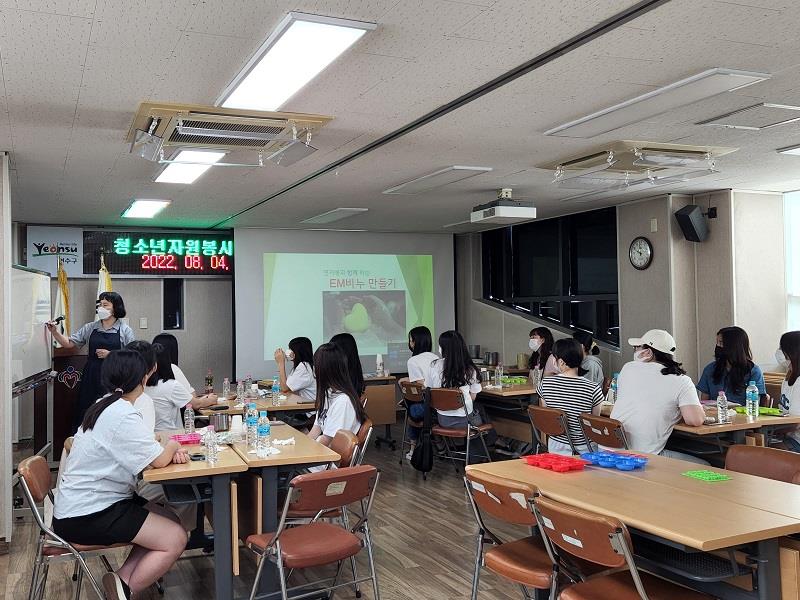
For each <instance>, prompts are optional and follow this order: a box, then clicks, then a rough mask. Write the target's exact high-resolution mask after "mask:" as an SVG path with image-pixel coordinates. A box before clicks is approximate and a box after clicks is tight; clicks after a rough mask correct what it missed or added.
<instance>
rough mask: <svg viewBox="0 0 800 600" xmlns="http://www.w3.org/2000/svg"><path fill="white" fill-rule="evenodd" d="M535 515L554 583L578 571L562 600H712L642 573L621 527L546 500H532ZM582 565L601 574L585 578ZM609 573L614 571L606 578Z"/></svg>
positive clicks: (583, 511)
mask: <svg viewBox="0 0 800 600" xmlns="http://www.w3.org/2000/svg"><path fill="white" fill-rule="evenodd" d="M533 510H534V513H535V515H536V519H537V521H538V522H539V530H540V531H542V532H544V535H545V536H546V538H547V546H548V548H549V551H550V553H551V555H552V556H553V557H554V559H555V560H554V563H553V564H554V577H556V576H557V575H559V574H561V573H563V572H566V573H570V571H571V570H573V569H575V566H576V565H578V569H579V571H580V578H579V579H580V581H579V582H578V583H574V584H571V585H568V586H567V587H565V588H564V589H563V590H561V593H560V594H559V596H558V597H559V598H560V600H633V599H634V598H636V599H641V600H648V599H649V600H674V599H676V598H680V599H681V600H710V599H711V596H707V595H705V594H701V593H699V592H694V591H692V590H689V589H686V588H683V587H680V586H678V585H675V584H674V583H670V582H668V581H665V580H663V579H659V578H658V577H654V576H652V575H648V574H647V573H642V572H640V571H639V570H638V569H637V568H636V563H635V562H634V559H633V551H632V544H631V537H630V533H628V528H627V527H626V526H625V524H624V523H623V522H622V521H620V520H618V519H614V518H612V517H607V516H604V515H600V514H597V513H593V512H589V511H587V510H583V509H579V508H576V507H574V506H570V505H568V504H562V503H561V502H556V501H555V500H551V499H549V498H545V497H544V496H537V497H535V498H534V499H533ZM575 559H577V560H575ZM585 562H588V563H593V565H598V566H599V567H602V568H603V570H601V571H600V572H596V571H595V572H592V573H590V572H585V571H588V570H589V569H588V568H587V566H586V565H585ZM626 567H627V570H621V569H625V568H626ZM609 569H612V570H613V571H612V572H611V573H610V574H609ZM554 597H555V595H552V596H551V598H554Z"/></svg>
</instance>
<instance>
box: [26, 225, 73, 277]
mask: <svg viewBox="0 0 800 600" xmlns="http://www.w3.org/2000/svg"><path fill="white" fill-rule="evenodd" d="M27 237H28V240H27V244H26V248H27V264H28V266H29V267H31V268H33V269H38V270H40V271H47V272H48V273H50V275H51V276H52V277H55V276H56V273H57V271H58V259H59V258H61V260H62V261H63V262H64V268H65V269H66V271H67V276H68V277H81V276H82V275H83V230H82V229H80V228H76V227H38V226H30V227H28V229H27Z"/></svg>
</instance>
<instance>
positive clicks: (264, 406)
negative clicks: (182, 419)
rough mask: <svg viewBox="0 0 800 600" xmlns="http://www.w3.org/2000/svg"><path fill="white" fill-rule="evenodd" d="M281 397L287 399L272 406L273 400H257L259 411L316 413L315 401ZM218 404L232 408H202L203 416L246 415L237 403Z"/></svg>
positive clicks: (286, 396)
mask: <svg viewBox="0 0 800 600" xmlns="http://www.w3.org/2000/svg"><path fill="white" fill-rule="evenodd" d="M281 396H285V398H284V399H282V400H280V403H279V404H277V405H273V404H272V398H262V399H259V400H256V408H257V409H258V410H266V411H268V412H313V411H314V402H313V401H307V400H305V399H304V398H301V397H300V396H298V395H297V394H293V393H288V394H281ZM304 400H305V401H304ZM217 404H225V405H227V406H229V407H230V408H228V409H227V410H208V409H207V408H201V409H200V414H201V415H203V416H208V415H212V414H214V413H217V412H221V413H227V414H230V415H241V414H244V408H242V407H239V408H236V404H237V403H236V402H224V401H220V402H218V403H217Z"/></svg>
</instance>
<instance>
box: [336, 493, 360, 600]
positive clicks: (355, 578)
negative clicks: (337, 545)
mask: <svg viewBox="0 0 800 600" xmlns="http://www.w3.org/2000/svg"><path fill="white" fill-rule="evenodd" d="M342 523H343V524H344V528H345V529H347V530H349V529H350V519H349V518H348V517H347V509H342ZM350 568H351V569H352V570H353V581H358V570H357V568H356V557H355V556H351V557H350ZM337 577H338V574H337ZM353 589H355V592H356V598H361V586H360V585H359V584H358V583H356V584H354V585H353Z"/></svg>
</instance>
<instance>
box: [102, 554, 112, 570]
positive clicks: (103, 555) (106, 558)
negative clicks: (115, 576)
mask: <svg viewBox="0 0 800 600" xmlns="http://www.w3.org/2000/svg"><path fill="white" fill-rule="evenodd" d="M100 560H101V561H103V566H104V567H105V568H106V571H107V572H109V573H113V572H114V567H112V566H111V563H110V562H108V557H107V556H106V555H105V554H101V555H100Z"/></svg>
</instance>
